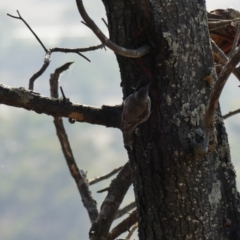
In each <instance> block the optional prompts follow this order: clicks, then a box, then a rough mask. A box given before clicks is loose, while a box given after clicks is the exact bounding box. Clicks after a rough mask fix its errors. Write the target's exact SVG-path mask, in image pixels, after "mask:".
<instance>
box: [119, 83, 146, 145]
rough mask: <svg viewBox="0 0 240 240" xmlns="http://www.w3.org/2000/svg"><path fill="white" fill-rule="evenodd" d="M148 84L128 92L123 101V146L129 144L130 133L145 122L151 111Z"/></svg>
mask: <svg viewBox="0 0 240 240" xmlns="http://www.w3.org/2000/svg"><path fill="white" fill-rule="evenodd" d="M148 93H149V85H147V86H145V87H142V88H140V89H139V90H138V91H136V92H134V93H132V94H130V95H129V96H128V97H127V98H126V99H125V100H124V101H123V104H122V105H123V110H122V116H121V130H122V133H123V141H124V146H131V144H132V135H133V132H134V130H135V129H136V127H137V126H138V125H139V124H141V123H143V122H145V121H146V120H147V119H148V118H149V116H150V113H151V99H150V97H149V95H148Z"/></svg>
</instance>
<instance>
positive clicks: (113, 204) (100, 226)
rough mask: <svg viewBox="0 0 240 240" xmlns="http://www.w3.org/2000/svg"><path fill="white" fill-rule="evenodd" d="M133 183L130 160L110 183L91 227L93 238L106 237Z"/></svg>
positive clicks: (93, 239)
mask: <svg viewBox="0 0 240 240" xmlns="http://www.w3.org/2000/svg"><path fill="white" fill-rule="evenodd" d="M131 183H132V177H131V167H130V164H129V162H127V163H126V164H125V165H124V166H123V168H122V169H121V171H120V172H119V173H118V175H117V177H116V178H115V179H114V180H113V181H112V183H111V185H110V189H109V191H108V195H107V197H106V198H105V200H104V202H103V204H102V206H101V211H100V213H99V215H98V218H97V220H96V222H95V223H93V225H92V227H91V229H90V232H89V235H90V239H91V240H99V239H106V237H107V235H108V232H109V229H110V226H111V224H112V222H113V220H114V216H115V214H116V212H117V210H118V208H119V206H120V204H121V202H122V200H123V198H124V196H125V194H126V192H127V190H128V188H129V187H130V185H131Z"/></svg>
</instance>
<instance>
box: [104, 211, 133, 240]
mask: <svg viewBox="0 0 240 240" xmlns="http://www.w3.org/2000/svg"><path fill="white" fill-rule="evenodd" d="M136 222H137V211H136V210H135V211H133V212H132V213H131V214H130V215H129V216H128V217H127V218H126V219H124V220H123V221H122V222H121V223H119V224H118V225H117V226H116V227H115V228H113V229H112V231H111V232H110V233H109V234H108V237H107V240H114V239H116V238H117V237H118V236H120V235H121V234H122V233H124V232H126V231H128V230H129V229H130V228H131V227H132V226H133V225H134V224H135V223H136Z"/></svg>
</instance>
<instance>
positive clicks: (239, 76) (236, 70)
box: [211, 39, 240, 81]
mask: <svg viewBox="0 0 240 240" xmlns="http://www.w3.org/2000/svg"><path fill="white" fill-rule="evenodd" d="M211 44H212V50H213V52H214V53H215V54H216V55H217V57H218V59H219V60H220V62H221V63H223V64H225V63H226V62H227V61H228V60H229V59H228V57H227V56H226V55H225V53H224V52H223V51H222V50H221V49H220V48H219V47H218V46H217V44H216V43H215V42H214V41H213V40H212V39H211ZM233 74H234V75H235V77H236V78H237V79H238V80H239V81H240V69H239V67H237V68H234V70H233Z"/></svg>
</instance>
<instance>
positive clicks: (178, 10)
mask: <svg viewBox="0 0 240 240" xmlns="http://www.w3.org/2000/svg"><path fill="white" fill-rule="evenodd" d="M103 2H104V5H105V8H106V12H107V17H108V23H109V26H108V27H109V32H110V38H111V40H112V41H113V42H115V43H117V44H119V45H120V46H123V47H127V48H132V49H135V48H137V47H140V46H142V45H143V44H146V43H147V44H150V45H151V47H152V51H151V53H150V54H147V55H146V56H144V57H142V58H140V59H131V58H126V57H122V56H117V60H118V63H119V67H120V72H121V78H122V82H121V86H122V88H123V94H124V98H126V97H127V96H128V95H129V94H131V93H132V92H133V89H132V88H133V87H136V85H137V84H138V85H140V86H144V85H147V84H148V83H151V85H150V97H151V100H152V109H151V115H150V118H149V119H148V121H147V122H145V123H143V124H142V125H140V126H139V127H138V128H137V129H136V131H135V134H134V137H133V146H132V150H131V149H129V150H128V153H129V158H130V162H131V166H132V171H133V184H134V191H135V196H136V202H137V210H138V221H139V238H140V239H141V240H147V239H148V240H152V239H154V240H155V239H162V240H163V239H196V240H200V239H209V240H210V239H211V240H212V239H216V240H220V239H240V218H239V196H238V192H237V189H236V182H235V172H234V169H233V166H232V163H231V159H230V154H229V145H228V140H227V134H226V131H225V127H224V124H223V121H222V117H221V113H220V109H219V110H218V112H217V114H216V119H215V127H216V135H217V145H216V149H215V151H214V152H212V153H210V154H208V155H207V156H205V157H204V158H199V157H198V156H196V155H195V154H194V150H193V149H194V146H196V144H197V143H200V142H202V141H203V134H204V133H203V127H204V126H203V116H204V112H205V107H206V105H207V102H208V99H209V95H210V92H211V88H212V85H213V84H214V82H215V80H216V74H215V68H214V63H213V57H212V53H211V48H210V43H209V34H208V27H207V18H206V8H205V3H204V1H201V0H199V1H190V0H185V1H166V0H151V1H150V0H142V1H134V0H128V1H127V0H114V1H112V0H103ZM206 76H211V78H212V79H213V81H212V82H208V81H205V80H204V78H205V77H206Z"/></svg>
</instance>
